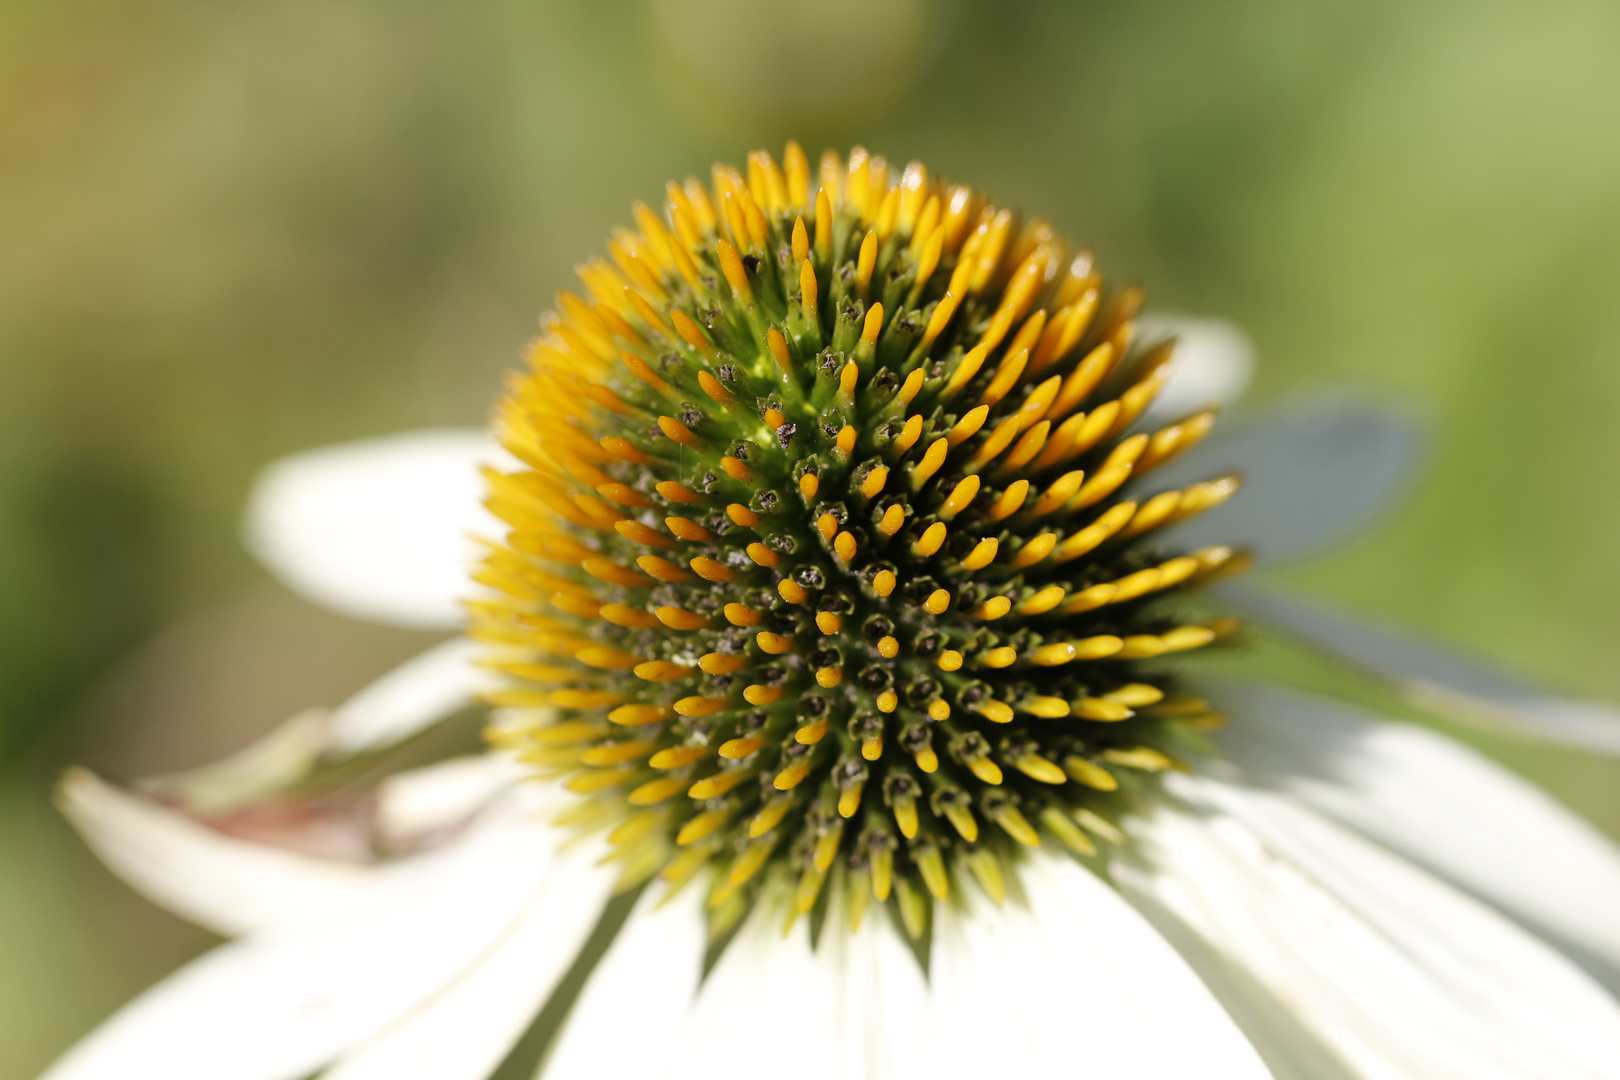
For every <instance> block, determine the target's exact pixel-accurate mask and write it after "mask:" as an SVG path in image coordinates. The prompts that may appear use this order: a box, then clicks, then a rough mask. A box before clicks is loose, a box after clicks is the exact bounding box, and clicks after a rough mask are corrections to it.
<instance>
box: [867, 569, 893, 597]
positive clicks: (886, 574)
mask: <svg viewBox="0 0 1620 1080" xmlns="http://www.w3.org/2000/svg"><path fill="white" fill-rule="evenodd" d="M895 584H896V581H895V576H894V571H892V570H879V571H878V572H877V574H876V575H874V576H873V578H872V591H873V592H875V593H877V594H878V595H879V596H888V595H889V594H890V593H892V592H894V586H895Z"/></svg>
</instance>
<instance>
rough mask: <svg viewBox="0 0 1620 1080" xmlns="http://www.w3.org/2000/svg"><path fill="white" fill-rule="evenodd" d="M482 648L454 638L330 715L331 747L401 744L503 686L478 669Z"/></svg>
mask: <svg viewBox="0 0 1620 1080" xmlns="http://www.w3.org/2000/svg"><path fill="white" fill-rule="evenodd" d="M482 651H483V650H482V647H481V646H480V645H479V644H478V643H477V642H475V641H471V640H469V639H465V638H455V639H452V640H450V641H446V642H445V643H443V644H442V645H436V646H434V647H433V648H431V649H429V650H428V651H426V652H424V653H420V654H418V655H417V656H414V657H412V658H411V659H410V660H407V661H406V662H405V663H403V664H401V665H400V666H399V667H397V668H395V669H394V670H393V671H390V672H389V673H388V674H386V675H384V676H383V677H382V678H380V679H378V680H377V681H376V682H373V683H372V684H371V685H369V686H367V687H366V688H365V689H364V690H361V691H360V692H359V693H358V694H355V695H354V696H353V697H351V698H350V699H349V700H347V701H345V702H344V703H343V704H342V705H339V706H338V707H337V708H336V709H334V710H333V711H332V719H331V724H330V730H329V735H328V738H329V748H330V749H332V750H335V751H338V752H341V753H355V752H357V751H360V750H372V749H376V748H378V747H382V746H386V745H388V744H390V743H395V742H399V741H401V740H403V739H407V738H409V737H410V736H412V735H414V734H416V733H417V732H418V731H421V730H422V729H423V728H425V727H428V726H429V725H431V724H433V723H435V722H437V721H439V720H442V719H444V718H445V717H446V716H449V715H450V714H452V713H454V712H457V711H459V710H461V709H464V708H466V707H467V706H468V705H471V704H472V703H473V701H474V699H475V698H476V697H477V696H478V695H479V694H480V693H482V692H484V691H486V690H491V689H494V688H495V687H496V686H498V685H500V680H499V679H498V678H497V677H496V675H495V674H494V673H493V672H491V671H490V670H489V669H487V668H484V667H481V666H479V664H478V659H479V656H480V655H481V654H482Z"/></svg>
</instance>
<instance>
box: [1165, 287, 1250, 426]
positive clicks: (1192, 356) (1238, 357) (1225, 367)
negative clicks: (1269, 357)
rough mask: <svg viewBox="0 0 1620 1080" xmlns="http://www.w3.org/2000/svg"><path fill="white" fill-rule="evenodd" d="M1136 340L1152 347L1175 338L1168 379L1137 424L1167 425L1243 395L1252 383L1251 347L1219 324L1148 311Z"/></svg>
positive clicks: (1229, 327)
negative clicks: (1250, 382)
mask: <svg viewBox="0 0 1620 1080" xmlns="http://www.w3.org/2000/svg"><path fill="white" fill-rule="evenodd" d="M1136 332H1137V337H1138V338H1139V339H1140V340H1141V341H1142V343H1143V344H1145V345H1148V346H1152V345H1154V344H1157V343H1158V342H1160V341H1163V340H1164V339H1166V338H1172V337H1173V338H1175V339H1176V348H1175V351H1174V352H1173V353H1172V354H1171V356H1170V371H1169V378H1167V379H1166V380H1165V384H1164V387H1163V388H1162V389H1161V390H1160V391H1159V393H1158V396H1157V397H1155V398H1154V399H1153V404H1152V405H1150V406H1149V407H1148V410H1147V412H1146V413H1145V414H1144V415H1143V417H1142V421H1141V423H1142V424H1143V425H1146V426H1149V427H1151V426H1153V425H1156V424H1162V423H1170V422H1172V421H1175V420H1178V419H1180V418H1182V417H1184V416H1188V415H1190V414H1192V413H1195V412H1197V411H1198V410H1199V409H1205V408H1209V407H1210V406H1218V405H1227V404H1230V403H1231V402H1234V401H1236V400H1237V399H1238V398H1240V397H1242V396H1243V392H1244V391H1245V390H1247V389H1248V388H1249V381H1250V380H1251V379H1252V378H1254V342H1252V341H1250V340H1249V335H1247V334H1245V333H1244V332H1243V331H1242V330H1240V329H1238V328H1237V327H1236V326H1234V325H1232V324H1231V323H1229V322H1225V321H1223V320H1221V319H1201V318H1198V317H1196V316H1193V315H1174V314H1167V313H1164V312H1152V313H1149V314H1147V315H1144V316H1142V317H1141V318H1140V319H1138V320H1137V321H1136Z"/></svg>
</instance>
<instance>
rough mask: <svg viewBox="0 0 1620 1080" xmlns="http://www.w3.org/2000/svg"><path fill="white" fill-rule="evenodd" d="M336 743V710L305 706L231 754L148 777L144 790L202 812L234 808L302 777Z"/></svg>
mask: <svg viewBox="0 0 1620 1080" xmlns="http://www.w3.org/2000/svg"><path fill="white" fill-rule="evenodd" d="M330 743H331V713H329V712H327V711H326V710H325V709H305V710H304V711H303V712H300V713H298V714H296V715H294V716H293V718H292V719H291V720H288V721H287V722H285V723H283V724H280V725H278V726H277V727H275V728H274V729H272V730H271V731H270V732H269V733H267V734H265V735H264V736H263V737H261V738H260V739H258V740H257V741H255V742H253V743H252V744H250V745H248V746H246V747H244V748H242V749H241V750H238V751H237V752H236V753H234V754H232V755H230V756H229V757H226V758H222V759H221V760H219V761H215V762H211V763H210V764H207V765H203V766H201V767H199V768H195V769H187V770H186V771H184V772H177V773H169V774H167V775H165V776H153V777H148V778H146V779H143V780H141V781H140V787H141V790H143V791H148V792H151V793H153V794H155V795H160V796H164V797H168V798H174V799H178V800H179V801H180V802H182V803H184V804H185V805H186V806H187V807H188V808H189V809H191V810H195V811H196V812H198V813H201V814H211V813H217V812H221V811H225V810H230V809H233V808H235V807H237V806H241V805H243V804H244V803H247V802H251V801H252V800H254V799H256V798H258V797H260V796H262V795H265V794H268V793H270V792H274V791H279V790H281V789H282V788H285V787H287V786H288V785H290V784H293V783H296V782H297V781H298V780H300V779H301V778H303V777H304V776H305V775H306V774H307V773H308V772H309V770H310V769H311V768H313V767H314V766H315V764H316V763H317V762H318V761H319V760H320V757H321V755H322V754H324V753H325V752H326V750H327V748H328V747H329V745H330Z"/></svg>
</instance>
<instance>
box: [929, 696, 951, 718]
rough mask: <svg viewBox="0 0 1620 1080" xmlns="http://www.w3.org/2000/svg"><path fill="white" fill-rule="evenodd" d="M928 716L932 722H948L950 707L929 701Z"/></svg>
mask: <svg viewBox="0 0 1620 1080" xmlns="http://www.w3.org/2000/svg"><path fill="white" fill-rule="evenodd" d="M928 716H929V719H932V720H949V719H950V718H951V707H950V706H949V705H948V704H946V703H945V702H943V701H930V702H929V703H928Z"/></svg>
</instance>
